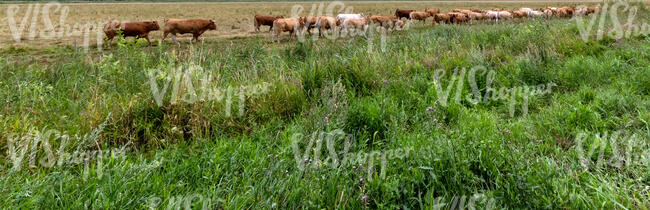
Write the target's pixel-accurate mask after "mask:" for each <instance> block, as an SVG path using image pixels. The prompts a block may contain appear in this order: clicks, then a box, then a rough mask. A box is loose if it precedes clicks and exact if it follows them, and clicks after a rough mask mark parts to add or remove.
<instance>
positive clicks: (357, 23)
mask: <svg viewBox="0 0 650 210" xmlns="http://www.w3.org/2000/svg"><path fill="white" fill-rule="evenodd" d="M369 23H370V18H368V17H365V18H348V19H345V20H344V21H343V23H341V31H343V30H345V31H346V32H348V31H349V30H350V29H351V28H354V29H357V30H363V31H364V32H365V31H366V29H367V27H368V24H369Z"/></svg>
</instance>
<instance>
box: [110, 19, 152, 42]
mask: <svg viewBox="0 0 650 210" xmlns="http://www.w3.org/2000/svg"><path fill="white" fill-rule="evenodd" d="M120 30H121V31H122V35H123V36H124V37H129V36H134V37H135V38H136V39H138V38H145V39H147V43H149V45H151V41H150V40H149V32H151V31H157V30H160V26H158V23H157V22H156V21H142V22H108V23H106V25H104V34H106V38H107V39H108V44H109V45H110V44H111V42H112V41H113V38H114V37H115V36H116V35H117V34H118V31H120Z"/></svg>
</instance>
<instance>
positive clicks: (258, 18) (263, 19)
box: [254, 15, 284, 32]
mask: <svg viewBox="0 0 650 210" xmlns="http://www.w3.org/2000/svg"><path fill="white" fill-rule="evenodd" d="M280 18H284V17H283V16H268V15H255V22H254V23H255V31H256V32H259V31H260V26H270V28H269V31H271V30H273V21H275V20H277V19H280Z"/></svg>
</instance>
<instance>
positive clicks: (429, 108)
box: [427, 106, 435, 112]
mask: <svg viewBox="0 0 650 210" xmlns="http://www.w3.org/2000/svg"><path fill="white" fill-rule="evenodd" d="M433 110H435V108H433V107H431V106H430V107H427V111H428V112H430V111H433Z"/></svg>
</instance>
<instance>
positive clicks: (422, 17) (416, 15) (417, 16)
mask: <svg viewBox="0 0 650 210" xmlns="http://www.w3.org/2000/svg"><path fill="white" fill-rule="evenodd" d="M409 15H410V18H411V19H412V20H419V21H424V22H427V18H428V17H429V16H431V14H429V13H428V12H411V14H409Z"/></svg>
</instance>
